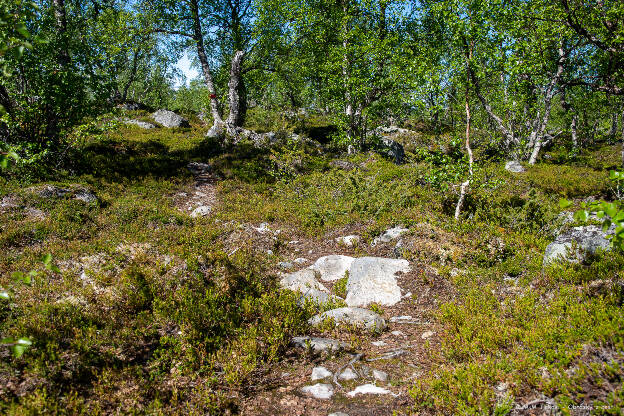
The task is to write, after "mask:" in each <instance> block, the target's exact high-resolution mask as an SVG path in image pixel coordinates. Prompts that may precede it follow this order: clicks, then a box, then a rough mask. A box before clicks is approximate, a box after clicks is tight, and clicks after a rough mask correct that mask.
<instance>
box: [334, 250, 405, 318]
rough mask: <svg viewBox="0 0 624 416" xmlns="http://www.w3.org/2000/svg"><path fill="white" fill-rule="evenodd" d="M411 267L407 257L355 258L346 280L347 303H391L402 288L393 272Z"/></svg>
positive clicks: (391, 304) (396, 300)
mask: <svg viewBox="0 0 624 416" xmlns="http://www.w3.org/2000/svg"><path fill="white" fill-rule="evenodd" d="M409 270H410V268H409V262H408V261H407V260H403V259H401V260H399V259H386V258H379V257H361V258H358V259H355V260H354V261H353V263H352V264H351V267H350V268H349V280H348V281H347V297H346V299H345V301H346V302H347V305H348V306H360V307H364V306H368V305H370V304H371V303H377V304H380V305H384V306H393V305H395V304H397V303H398V302H399V301H400V300H401V288H399V285H398V283H397V279H396V273H398V272H403V273H406V272H408V271H409Z"/></svg>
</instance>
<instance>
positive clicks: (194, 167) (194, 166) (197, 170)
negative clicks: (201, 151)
mask: <svg viewBox="0 0 624 416" xmlns="http://www.w3.org/2000/svg"><path fill="white" fill-rule="evenodd" d="M186 168H187V169H188V170H189V172H191V173H192V174H193V175H195V176H197V175H201V174H204V173H208V172H210V171H211V170H212V167H211V166H210V165H209V164H208V163H203V162H190V163H189V164H188V165H186Z"/></svg>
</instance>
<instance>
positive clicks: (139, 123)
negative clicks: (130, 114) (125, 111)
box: [123, 119, 156, 130]
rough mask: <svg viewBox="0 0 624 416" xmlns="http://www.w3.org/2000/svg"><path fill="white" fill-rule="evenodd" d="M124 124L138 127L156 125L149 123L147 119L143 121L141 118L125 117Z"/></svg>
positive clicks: (149, 127)
mask: <svg viewBox="0 0 624 416" xmlns="http://www.w3.org/2000/svg"><path fill="white" fill-rule="evenodd" d="M123 122H124V124H131V125H134V126H137V127H140V128H142V129H146V130H149V129H155V128H156V126H155V125H153V124H152V123H148V122H147V121H141V120H131V119H125V120H123Z"/></svg>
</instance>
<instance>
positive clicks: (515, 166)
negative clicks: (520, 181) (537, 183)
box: [505, 160, 525, 173]
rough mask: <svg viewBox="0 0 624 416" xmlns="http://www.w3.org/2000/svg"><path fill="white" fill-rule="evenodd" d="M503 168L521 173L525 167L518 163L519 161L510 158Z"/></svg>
mask: <svg viewBox="0 0 624 416" xmlns="http://www.w3.org/2000/svg"><path fill="white" fill-rule="evenodd" d="M505 170H507V171H509V172H513V173H522V172H524V170H525V169H524V166H522V165H521V164H520V162H518V161H516V160H510V161H509V162H507V163H505Z"/></svg>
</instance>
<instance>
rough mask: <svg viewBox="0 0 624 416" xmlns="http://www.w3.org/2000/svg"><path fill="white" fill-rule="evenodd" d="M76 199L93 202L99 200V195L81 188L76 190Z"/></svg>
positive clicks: (88, 202) (87, 202)
mask: <svg viewBox="0 0 624 416" xmlns="http://www.w3.org/2000/svg"><path fill="white" fill-rule="evenodd" d="M74 199H77V200H79V201H82V202H84V203H86V204H93V203H95V202H97V200H98V199H97V196H95V194H94V193H93V192H91V191H87V190H86V189H80V190H78V191H76V193H75V194H74Z"/></svg>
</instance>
